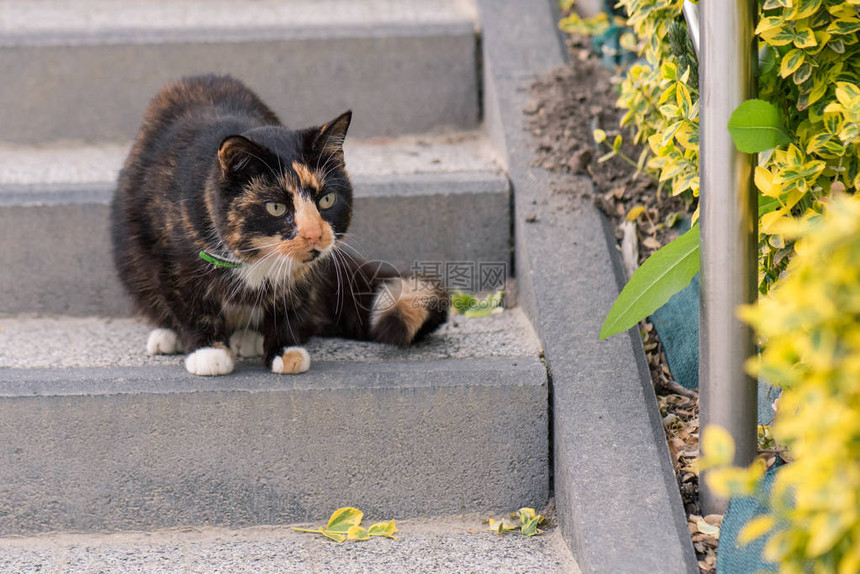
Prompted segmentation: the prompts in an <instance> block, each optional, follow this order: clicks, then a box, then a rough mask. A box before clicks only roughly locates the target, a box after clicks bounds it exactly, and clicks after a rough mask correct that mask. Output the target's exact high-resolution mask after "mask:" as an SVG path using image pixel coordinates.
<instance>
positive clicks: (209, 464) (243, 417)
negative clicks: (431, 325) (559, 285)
mask: <svg viewBox="0 0 860 574" xmlns="http://www.w3.org/2000/svg"><path fill="white" fill-rule="evenodd" d="M147 332H148V328H147V327H145V326H143V325H140V324H137V323H135V322H134V321H133V320H131V319H105V318H101V319H99V318H67V317H26V316H24V317H9V318H4V319H0V445H2V446H0V453H2V454H0V456H2V457H3V460H4V463H3V464H2V465H0V536H5V535H12V534H26V533H36V532H47V531H55V530H81V531H101V530H129V529H152V528H163V527H173V526H180V525H189V526H201V525H215V526H225V527H230V528H238V527H244V526H251V525H260V524H288V523H292V522H298V521H306V520H319V519H322V518H324V516H323V515H324V514H325V513H326V512H331V511H332V510H333V509H335V508H338V507H340V506H350V505H353V506H358V507H360V508H362V509H363V510H365V511H366V512H368V514H372V515H373V516H391V517H400V516H410V517H421V516H434V515H444V514H455V513H464V512H475V511H481V512H489V511H511V509H516V508H519V507H520V506H535V507H539V506H541V505H543V504H545V503H546V502H547V500H548V496H549V467H548V460H547V456H548V448H549V445H548V435H547V429H548V422H547V400H548V399H547V375H546V369H545V367H544V365H543V363H542V362H541V360H540V358H539V347H538V343H537V339H536V337H535V335H534V332H533V331H532V329H531V326H530V324H529V322H528V320H527V319H526V318H525V316H524V315H523V314H522V313H521V312H520V310H519V309H516V308H514V309H508V310H505V311H504V312H502V313H500V314H497V315H491V316H488V317H482V318H464V317H463V316H461V315H458V316H454V317H452V318H451V320H450V321H449V323H448V324H447V325H445V326H444V327H443V328H442V329H441V330H440V331H439V332H438V333H435V334H433V335H432V336H431V337H429V339H428V340H427V341H425V342H423V343H421V344H419V345H417V346H415V347H413V348H411V349H406V350H403V349H397V348H392V347H389V346H385V345H380V344H375V343H359V342H355V341H342V340H336V339H326V340H312V341H311V342H310V343H309V344H308V345H307V349H308V351H309V353H310V354H311V357H312V359H311V360H312V365H311V369H310V371H309V372H308V373H305V374H302V375H297V376H277V375H273V374H271V373H268V372H265V371H264V370H263V369H262V367H261V366H259V365H258V362H257V360H250V359H249V360H244V361H242V362H240V364H239V365H238V366H237V369H236V371H235V372H234V373H232V374H231V375H229V376H224V377H215V378H209V377H194V376H192V375H189V374H188V373H187V372H186V371H185V370H184V368H183V367H182V365H181V362H182V359H181V357H178V356H175V357H146V356H145V355H144V354H143V351H144V345H145V341H146V335H147Z"/></svg>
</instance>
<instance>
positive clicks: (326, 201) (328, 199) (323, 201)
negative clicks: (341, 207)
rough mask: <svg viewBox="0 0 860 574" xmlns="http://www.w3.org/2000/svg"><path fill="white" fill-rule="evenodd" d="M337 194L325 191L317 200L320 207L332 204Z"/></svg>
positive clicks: (325, 207)
mask: <svg viewBox="0 0 860 574" xmlns="http://www.w3.org/2000/svg"><path fill="white" fill-rule="evenodd" d="M336 199H337V196H336V195H335V194H333V193H327V194H325V195H324V196H322V197H321V198H320V200H319V204H320V207H321V208H322V209H329V208H330V207H331V206H332V205H334V202H335V200H336Z"/></svg>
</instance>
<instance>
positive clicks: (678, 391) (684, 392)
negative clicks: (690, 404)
mask: <svg viewBox="0 0 860 574" xmlns="http://www.w3.org/2000/svg"><path fill="white" fill-rule="evenodd" d="M654 386H655V387H658V388H659V389H661V390H664V391H668V392H670V393H672V394H675V395H681V396H683V397H687V398H689V399H694V398H696V397H697V396H699V393H697V392H696V391H693V390H691V389H688V388H686V387H682V386H681V385H679V384H678V383H676V382H675V381H671V380H669V381H658V382H657V383H656V384H655V385H654Z"/></svg>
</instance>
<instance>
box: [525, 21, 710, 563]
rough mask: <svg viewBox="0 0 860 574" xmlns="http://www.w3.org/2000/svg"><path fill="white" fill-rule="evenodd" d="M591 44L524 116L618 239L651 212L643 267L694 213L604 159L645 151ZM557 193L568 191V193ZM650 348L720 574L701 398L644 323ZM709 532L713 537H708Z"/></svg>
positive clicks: (702, 536) (670, 428)
mask: <svg viewBox="0 0 860 574" xmlns="http://www.w3.org/2000/svg"><path fill="white" fill-rule="evenodd" d="M589 45H590V40H588V39H582V38H577V37H575V36H571V37H570V39H569V41H568V46H569V48H570V52H571V55H572V61H571V62H570V63H569V64H567V65H565V66H563V67H560V68H557V69H555V70H553V71H552V72H551V73H550V74H548V75H547V76H545V77H543V78H540V79H539V80H537V81H536V82H535V83H534V85H533V86H532V91H531V95H532V99H531V102H530V104H529V105H528V106H527V107H526V108H525V109H524V110H523V112H524V113H525V114H526V127H527V129H528V130H529V131H531V132H532V134H533V135H534V137H535V142H536V148H537V160H536V164H537V165H539V166H540V167H543V168H546V169H548V170H551V171H555V172H559V173H565V174H580V175H587V176H589V177H590V178H591V180H592V181H593V183H594V193H593V197H592V199H593V201H594V203H595V205H596V206H597V207H598V208H599V209H600V210H601V211H603V212H604V213H605V214H606V215H607V216H608V217H609V218H610V219H612V221H613V222H615V224H616V237H617V238H618V239H619V240H620V239H621V237H622V236H623V232H622V230H621V225H622V223H623V222H624V221H625V219H626V216H627V214H628V213H629V212H630V210H631V209H632V208H634V207H637V206H642V207H644V208H645V210H644V211H643V212H642V214H641V215H639V216H638V217H637V218H636V220H635V221H636V232H637V236H638V240H639V252H638V262H639V263H640V264H641V262H642V261H644V260H645V259H647V258H648V257H649V256H650V255H651V253H653V252H654V251H656V250H657V249H659V248H660V247H661V246H663V245H665V244H666V243H668V242H669V241H671V240H672V239H674V238H675V237H677V235H678V231H677V230H676V229H674V228H673V227H672V226H671V225H670V224H672V223H674V222H675V221H676V220H677V219H678V215H686V216H689V215H690V214H691V213H692V210H693V207H692V206H690V205H687V203H686V202H685V201H684V200H682V199H679V198H675V197H671V196H670V195H669V194H668V193H667V192H666V191H664V190H660V189H659V186H658V184H657V182H656V181H655V180H654V179H653V178H652V177H650V176H648V175H646V174H644V173H639V172H637V169H636V167H635V165H630V164H629V163H628V162H626V161H624V160H623V159H622V158H620V157H614V158H611V159H609V160H608V161H602V162H601V161H598V158H600V156H602V155H604V154H606V153H607V152H609V151H610V149H611V148H610V147H609V144H610V142H612V141H613V140H614V139H615V136H616V135H619V134H620V135H621V136H622V137H623V139H624V145H623V146H622V149H621V151H622V153H624V154H625V155H626V156H627V157H628V158H632V160H633V162H634V163H635V162H636V161H637V160H638V158H639V154H640V153H641V149H642V148H641V146H635V145H632V142H633V136H634V133H633V132H632V131H631V130H629V129H622V128H620V127H619V121H620V119H621V117H622V116H623V113H622V112H621V111H620V110H618V109H617V108H616V107H615V101H616V100H617V98H618V84H619V83H620V78H621V73H622V72H621V71H620V70H614V71H613V70H609V69H607V68H605V67H604V66H603V65H602V64H601V62H600V60H599V58H598V57H597V56H595V55H594V54H593V53H592V52H591V50H590V49H589V47H588V46H589ZM595 129H602V130H604V131H605V132H606V134H607V143H604V144H596V143H595V142H594V138H593V132H594V130H595ZM551 193H566V192H565V191H564V190H563V189H558V190H551ZM640 330H641V332H642V339H643V345H644V347H645V353H646V357H647V359H648V364H649V367H650V370H651V376H652V380H653V382H654V386H655V389H656V391H657V394H658V400H659V405H660V411H661V415H662V416H663V426H664V429H665V430H666V436H667V441H668V444H669V450H670V453H671V455H672V462H673V464H674V467H675V472H676V476H677V479H678V487H679V490H680V493H681V498H682V500H683V502H684V506H685V510H686V512H687V516H688V522H689V527H690V534H691V538H692V541H693V545H694V548H695V549H696V553H697V555H698V558H699V567H700V570H701V572H703V573H712V572H715V571H716V548H717V537H715V536H713V535H712V533H713V527H714V526H717V527H718V526H719V525H720V522H721V519H722V517H721V516H716V515H711V516H706V517H702V516H701V511H700V509H699V501H698V498H699V496H698V471H697V470H696V468H695V460H696V456H697V451H698V442H699V416H698V414H699V413H698V411H699V406H698V395H697V393H695V392H693V391H688V390H686V389H684V388H683V387H681V386H680V385H678V384H677V383H676V382H675V381H674V380H673V378H672V375H671V372H670V371H669V368H668V364H667V362H666V357H665V355H664V353H663V347H662V345H661V344H660V340H659V337H658V336H657V333H656V332H655V330H654V329H653V326H652V325H651V324H650V323H649V322H648V321H643V322H642V323H641V324H640ZM703 530H704V531H705V532H703Z"/></svg>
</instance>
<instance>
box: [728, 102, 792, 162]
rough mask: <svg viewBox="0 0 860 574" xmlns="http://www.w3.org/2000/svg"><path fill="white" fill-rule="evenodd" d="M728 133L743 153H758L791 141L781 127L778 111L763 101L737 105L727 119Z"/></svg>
mask: <svg viewBox="0 0 860 574" xmlns="http://www.w3.org/2000/svg"><path fill="white" fill-rule="evenodd" d="M729 132H730V133H731V134H732V140H734V142H735V145H736V146H737V148H738V149H739V150H740V151H742V152H744V153H758V152H760V151H765V150H768V149H771V148H775V147H777V146H780V145H783V144H787V143H789V142H790V141H791V136H789V134H788V132H786V131H785V128H784V127H782V121H781V120H780V117H779V110H778V109H776V106H774V105H773V104H771V103H768V102H765V101H764V100H747V101H745V102H744V103H742V104H741V105H739V106H738V107H737V109H736V110H735V111H734V112H732V117H731V118H729Z"/></svg>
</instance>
